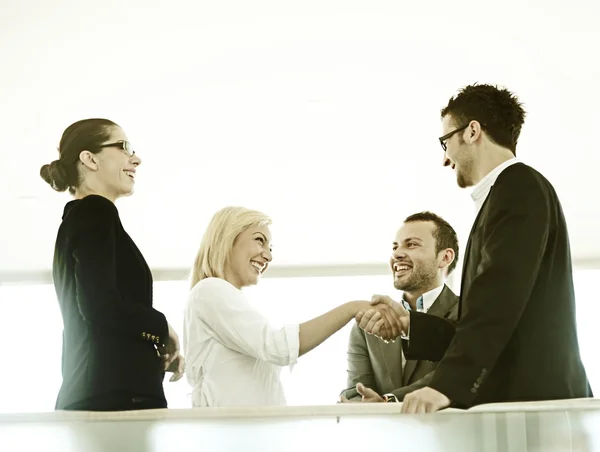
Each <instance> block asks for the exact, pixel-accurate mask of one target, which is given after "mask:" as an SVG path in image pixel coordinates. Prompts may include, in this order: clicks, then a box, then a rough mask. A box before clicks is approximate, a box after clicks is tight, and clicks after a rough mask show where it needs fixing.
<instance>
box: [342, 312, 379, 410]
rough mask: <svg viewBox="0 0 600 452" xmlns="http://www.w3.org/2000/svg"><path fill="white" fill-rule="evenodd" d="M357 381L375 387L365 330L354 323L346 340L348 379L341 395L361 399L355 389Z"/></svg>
mask: <svg viewBox="0 0 600 452" xmlns="http://www.w3.org/2000/svg"><path fill="white" fill-rule="evenodd" d="M358 383H362V384H363V385H365V386H366V387H368V388H374V387H375V376H374V374H373V366H372V365H371V357H370V356H369V350H368V349H367V339H366V337H365V332H364V331H363V330H361V329H360V328H359V327H358V325H357V324H356V323H355V324H354V325H353V326H352V329H351V330H350V338H349V340H348V379H347V382H346V385H347V386H348V388H347V389H345V390H344V391H342V393H341V395H343V396H344V397H346V398H347V399H349V400H351V399H362V396H361V395H360V394H359V393H358V391H357V390H356V385H357V384H358Z"/></svg>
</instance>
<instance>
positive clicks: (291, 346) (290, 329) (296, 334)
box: [283, 323, 300, 372]
mask: <svg viewBox="0 0 600 452" xmlns="http://www.w3.org/2000/svg"><path fill="white" fill-rule="evenodd" d="M283 328H284V330H285V337H286V339H287V344H288V351H289V356H290V363H289V365H288V367H289V368H290V372H291V371H292V369H293V368H294V364H296V363H297V362H298V355H299V354H300V324H299V323H296V324H293V325H284V327H283Z"/></svg>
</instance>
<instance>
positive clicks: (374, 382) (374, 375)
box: [342, 285, 458, 400]
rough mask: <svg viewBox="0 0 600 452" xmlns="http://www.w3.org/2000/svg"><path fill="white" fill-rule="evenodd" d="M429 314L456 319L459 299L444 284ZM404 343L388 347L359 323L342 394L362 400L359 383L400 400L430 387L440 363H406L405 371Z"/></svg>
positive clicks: (351, 343) (353, 333)
mask: <svg viewBox="0 0 600 452" xmlns="http://www.w3.org/2000/svg"><path fill="white" fill-rule="evenodd" d="M428 314H430V315H435V316H437V317H442V318H446V319H451V320H456V319H457V314H458V296H456V295H455V294H454V292H452V290H450V288H449V287H448V286H446V285H444V289H443V290H442V292H441V293H440V295H439V296H438V298H437V299H436V300H435V301H434V302H433V304H432V305H431V308H430V309H429V311H428ZM403 343H404V341H403V340H397V341H396V342H393V343H392V342H390V343H388V344H386V343H385V342H383V341H382V340H381V339H378V338H376V337H375V336H372V335H370V334H366V333H365V332H364V331H363V330H361V329H360V328H359V327H358V325H356V323H355V324H354V326H353V327H352V331H351V332H350V340H349V342H348V382H347V385H348V389H345V390H344V391H342V395H343V396H345V397H346V398H347V399H360V397H361V396H360V394H359V393H358V392H357V391H356V385H357V383H362V384H364V385H365V386H366V387H368V388H371V389H373V390H374V391H376V392H377V393H378V394H380V395H382V394H389V393H393V394H394V395H395V396H396V397H397V398H398V400H402V399H404V396H405V395H406V394H408V393H410V392H412V391H415V390H417V389H419V388H423V387H425V386H427V385H428V384H429V382H430V381H431V378H432V376H433V371H434V370H435V367H436V365H437V363H434V362H431V361H415V360H407V361H406V364H405V366H404V369H402V347H403Z"/></svg>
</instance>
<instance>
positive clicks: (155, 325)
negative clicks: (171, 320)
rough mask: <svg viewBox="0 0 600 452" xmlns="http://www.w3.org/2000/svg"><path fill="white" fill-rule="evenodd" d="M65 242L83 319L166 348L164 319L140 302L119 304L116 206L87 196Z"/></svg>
mask: <svg viewBox="0 0 600 452" xmlns="http://www.w3.org/2000/svg"><path fill="white" fill-rule="evenodd" d="M72 213H73V214H76V215H77V218H76V219H74V220H75V221H74V222H73V224H72V226H71V231H70V234H69V243H70V247H71V250H72V253H73V256H74V259H75V281H76V290H77V304H78V307H79V312H80V313H81V316H82V317H83V319H84V320H86V321H87V322H89V323H90V324H92V325H93V326H96V327H99V328H103V329H106V331H107V334H108V333H109V332H110V334H122V335H126V336H130V337H132V338H137V339H139V340H144V341H149V342H152V343H155V344H164V343H165V342H166V341H167V339H168V335H169V334H168V333H169V327H168V324H167V320H166V319H165V316H164V315H163V314H162V313H160V312H159V311H157V310H156V309H153V308H151V307H147V306H145V305H143V304H141V303H139V302H135V301H134V302H131V301H130V300H123V298H122V296H121V294H120V292H119V288H118V286H117V249H116V247H117V240H116V238H117V233H118V231H119V228H120V221H119V216H118V212H117V208H116V207H115V205H114V204H113V203H112V202H110V201H109V200H108V199H106V198H103V197H101V196H88V197H86V198H84V199H83V200H82V201H81V204H80V205H79V206H77V211H76V212H72Z"/></svg>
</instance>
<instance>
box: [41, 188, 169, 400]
mask: <svg viewBox="0 0 600 452" xmlns="http://www.w3.org/2000/svg"><path fill="white" fill-rule="evenodd" d="M52 273H53V278H54V286H55V290H56V294H57V297H58V301H59V304H60V309H61V314H62V318H63V324H64V331H63V352H62V376H63V383H62V386H61V388H60V392H59V394H58V399H57V401H56V408H57V409H68V408H69V405H72V404H74V403H78V402H82V401H84V400H86V399H89V398H92V397H98V396H102V395H104V394H108V393H114V392H125V393H129V394H133V395H139V396H145V397H152V398H155V399H158V400H161V401H164V400H165V396H164V392H163V388H162V380H163V377H164V372H163V369H162V364H161V361H160V359H159V358H158V356H157V349H156V344H162V343H163V342H164V341H166V340H167V338H168V324H167V321H166V319H165V316H164V315H163V314H161V313H160V312H158V311H156V310H155V309H153V308H152V275H151V273H150V269H149V268H148V265H147V264H146V261H145V260H144V257H143V256H142V254H141V253H140V251H139V250H138V248H137V247H136V246H135V244H134V243H133V241H132V240H131V238H130V237H129V235H127V233H126V232H125V230H124V229H123V226H122V225H121V221H120V220H119V214H118V211H117V208H116V207H115V205H114V204H113V203H112V202H110V201H109V200H108V199H106V198H103V197H101V196H96V195H91V196H87V197H85V198H83V199H82V200H75V201H71V202H69V203H68V204H67V205H66V206H65V210H64V214H63V221H62V224H61V226H60V228H59V231H58V237H57V240H56V247H55V251H54V263H53V268H52ZM165 404H166V402H165Z"/></svg>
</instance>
